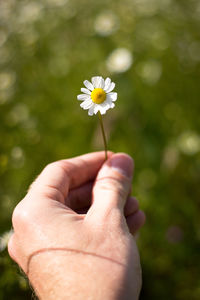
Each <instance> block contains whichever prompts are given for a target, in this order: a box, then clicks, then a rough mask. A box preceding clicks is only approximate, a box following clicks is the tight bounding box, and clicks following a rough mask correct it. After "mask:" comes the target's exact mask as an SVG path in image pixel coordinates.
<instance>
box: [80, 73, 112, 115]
mask: <svg viewBox="0 0 200 300" xmlns="http://www.w3.org/2000/svg"><path fill="white" fill-rule="evenodd" d="M91 81H92V82H90V81H88V80H85V81H84V82H83V83H84V85H85V87H86V88H81V92H83V94H80V95H78V96H77V99H78V100H80V101H83V102H82V103H81V105H80V106H81V107H82V108H83V109H88V115H89V116H92V115H93V114H96V113H97V112H98V111H99V112H100V114H102V115H104V114H105V113H106V111H107V110H108V109H110V108H113V107H114V106H115V104H114V103H113V102H114V101H116V100H117V93H114V92H112V91H113V89H114V88H115V83H114V82H111V79H110V78H108V77H107V78H106V79H105V80H104V79H103V78H102V77H101V76H95V77H92V80H91Z"/></svg>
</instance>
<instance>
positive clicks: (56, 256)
mask: <svg viewBox="0 0 200 300" xmlns="http://www.w3.org/2000/svg"><path fill="white" fill-rule="evenodd" d="M28 270H29V271H28V277H29V279H30V282H31V284H32V285H33V288H34V289H35V291H36V294H37V296H38V297H39V298H40V299H41V300H43V299H45V300H46V299H47V298H48V300H51V299H59V300H62V299H74V300H79V299H81V300H82V299H89V298H90V299H95V300H98V299H99V300H100V299H108V300H112V299H137V295H136V294H137V293H135V291H134V289H133V288H132V285H130V284H129V280H130V278H127V275H128V274H127V268H125V266H123V265H122V264H120V263H117V262H115V261H113V260H110V259H105V258H103V257H100V256H95V255H92V254H86V253H83V252H78V251H76V252H74V251H68V250H65V251H56V250H54V251H46V252H45V251H43V252H38V253H37V254H36V255H34V256H32V258H31V260H30V263H29V266H28ZM134 295H135V296H134ZM127 296H128V297H127Z"/></svg>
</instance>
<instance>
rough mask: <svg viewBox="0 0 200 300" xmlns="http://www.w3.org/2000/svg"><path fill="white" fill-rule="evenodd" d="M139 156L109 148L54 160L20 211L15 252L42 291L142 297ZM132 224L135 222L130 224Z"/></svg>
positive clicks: (47, 295)
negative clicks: (136, 183)
mask: <svg viewBox="0 0 200 300" xmlns="http://www.w3.org/2000/svg"><path fill="white" fill-rule="evenodd" d="M132 173H133V161H132V159H131V158H130V157H129V156H128V155H126V154H112V153H109V154H108V160H107V161H106V162H104V152H97V153H91V154H86V155H82V156H79V157H75V158H72V159H68V160H61V161H58V162H54V163H51V164H49V165H48V166H47V167H46V168H45V169H44V170H43V171H42V173H41V174H40V175H39V176H38V178H37V179H36V180H35V182H34V183H33V184H32V185H31V187H30V189H29V192H28V194H27V195H26V196H25V198H24V199H23V200H22V201H21V202H20V203H19V204H18V205H17V206H16V208H15V210H14V212H13V227H14V234H13V236H12V237H11V239H10V241H9V245H8V250H9V254H10V256H11V257H12V258H13V259H14V260H15V261H16V262H17V263H18V264H19V266H20V267H21V268H22V269H23V270H24V272H25V273H26V274H27V276H28V278H29V280H30V282H31V283H32V285H33V287H34V289H35V291H36V294H37V295H38V296H39V297H40V299H45V300H46V299H48V300H51V299H59V300H60V299H75V300H76V299H77V300H78V299H95V300H100V299H101V300H102V299H107V300H110V299H123V300H125V299H138V297H139V292H140V288H141V268H140V261H139V254H138V250H137V247H136V243H135V241H134V238H133V237H132V235H131V234H130V232H132V233H135V232H136V231H137V230H138V229H139V228H140V227H141V226H142V225H143V223H144V221H145V216H144V213H143V212H142V211H140V210H139V208H138V202H137V201H136V199H135V198H133V197H130V196H129V194H130V190H131V180H132ZM127 225H128V226H127Z"/></svg>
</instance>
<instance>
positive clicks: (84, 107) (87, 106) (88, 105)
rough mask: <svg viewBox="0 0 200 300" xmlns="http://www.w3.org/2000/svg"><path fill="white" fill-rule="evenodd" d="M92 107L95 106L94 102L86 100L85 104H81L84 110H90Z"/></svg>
mask: <svg viewBox="0 0 200 300" xmlns="http://www.w3.org/2000/svg"><path fill="white" fill-rule="evenodd" d="M92 105H93V102H92V100H85V101H84V102H82V103H81V104H80V107H82V108H83V109H88V108H90V107H92Z"/></svg>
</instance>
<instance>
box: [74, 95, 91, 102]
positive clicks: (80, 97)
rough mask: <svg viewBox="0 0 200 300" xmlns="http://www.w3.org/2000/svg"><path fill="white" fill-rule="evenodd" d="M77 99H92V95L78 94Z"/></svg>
mask: <svg viewBox="0 0 200 300" xmlns="http://www.w3.org/2000/svg"><path fill="white" fill-rule="evenodd" d="M77 99H78V100H80V101H83V100H88V99H90V96H89V95H86V94H80V95H78V96H77Z"/></svg>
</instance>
